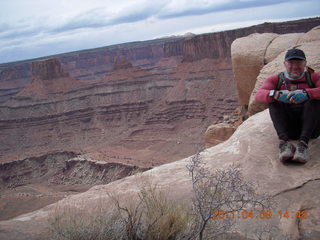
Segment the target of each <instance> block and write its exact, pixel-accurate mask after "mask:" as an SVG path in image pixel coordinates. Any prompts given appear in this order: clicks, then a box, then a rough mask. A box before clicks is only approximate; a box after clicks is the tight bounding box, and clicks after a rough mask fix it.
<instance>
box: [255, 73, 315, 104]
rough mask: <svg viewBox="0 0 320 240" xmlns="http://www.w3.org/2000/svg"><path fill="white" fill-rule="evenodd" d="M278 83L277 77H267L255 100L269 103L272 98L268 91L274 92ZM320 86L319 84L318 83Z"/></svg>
mask: <svg viewBox="0 0 320 240" xmlns="http://www.w3.org/2000/svg"><path fill="white" fill-rule="evenodd" d="M277 83H278V75H273V76H271V77H268V78H267V79H266V80H265V81H264V82H263V84H262V86H261V87H260V89H259V90H258V91H257V93H256V95H255V100H256V101H257V102H262V103H270V102H272V101H273V97H272V96H270V91H271V90H275V89H276V86H277ZM319 84H320V82H319Z"/></svg>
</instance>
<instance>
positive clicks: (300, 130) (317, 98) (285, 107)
mask: <svg viewBox="0 0 320 240" xmlns="http://www.w3.org/2000/svg"><path fill="white" fill-rule="evenodd" d="M306 63H307V62H306V57H305V54H304V52H303V51H302V50H300V49H297V48H293V49H290V50H288V51H287V53H286V55H285V61H284V66H285V68H286V72H285V73H281V74H279V75H273V76H271V77H269V78H267V79H266V80H265V81H264V83H263V85H262V86H261V88H260V89H259V90H258V92H257V93H256V96H255V99H256V101H257V102H263V103H268V104H269V112H270V116H271V119H272V122H273V125H274V127H275V129H276V132H277V135H278V137H279V140H280V143H279V149H280V153H279V159H280V161H281V162H285V161H287V160H292V161H294V162H299V163H306V162H307V160H308V154H307V150H308V142H309V139H311V138H317V137H319V135H320V73H309V72H305V68H306ZM279 81H280V83H278V82H279ZM290 140H299V142H298V144H297V148H295V146H294V145H293V144H292V143H291V142H290Z"/></svg>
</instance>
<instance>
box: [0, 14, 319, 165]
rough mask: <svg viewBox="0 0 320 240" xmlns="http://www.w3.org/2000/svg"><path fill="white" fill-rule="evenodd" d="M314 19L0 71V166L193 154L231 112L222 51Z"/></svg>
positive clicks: (228, 70)
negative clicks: (45, 158) (53, 158)
mask: <svg viewBox="0 0 320 240" xmlns="http://www.w3.org/2000/svg"><path fill="white" fill-rule="evenodd" d="M316 25H319V18H313V19H306V20H299V21H292V22H285V23H265V24H261V25H257V26H252V27H249V28H243V29H238V30H232V31H225V32H219V33H210V34H202V35H197V36H186V37H175V38H166V39H157V40H151V41H145V42H134V43H127V44H121V45H115V46H109V47H104V48H98V49H91V50H85V51H80V52H73V53H66V54H61V55H56V56H53V57H50V58H48V59H37V60H30V61H23V62H17V63H8V64H1V65H0V89H1V90H0V142H1V144H0V161H1V162H6V161H12V160H16V159H21V158H26V157H32V156H37V155H41V154H46V153H48V152H52V151H74V152H80V153H87V154H91V155H92V156H93V157H95V158H97V159H102V160H105V161H118V162H122V163H125V164H133V165H139V166H146V167H152V166H155V165H159V164H163V163H166V162H170V161H173V160H177V159H180V158H182V157H186V156H189V155H191V154H193V153H194V151H195V150H196V148H197V146H198V145H203V134H204V132H205V130H206V128H207V127H208V126H209V125H210V124H211V123H212V122H217V121H221V120H222V119H223V118H224V116H225V115H230V114H233V112H234V111H235V109H236V108H237V107H238V106H239V103H238V97H237V93H236V90H235V84H234V82H233V73H232V66H231V57H230V55H231V54H230V46H231V43H232V42H233V40H235V39H236V38H239V37H243V36H246V35H248V34H251V33H254V32H275V33H288V32H306V31H308V30H309V29H311V28H312V27H314V26H316Z"/></svg>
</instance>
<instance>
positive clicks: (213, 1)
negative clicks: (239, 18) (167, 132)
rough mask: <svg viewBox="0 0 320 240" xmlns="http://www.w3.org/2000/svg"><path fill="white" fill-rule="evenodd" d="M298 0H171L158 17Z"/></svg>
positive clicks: (181, 15) (171, 16) (202, 13)
mask: <svg viewBox="0 0 320 240" xmlns="http://www.w3.org/2000/svg"><path fill="white" fill-rule="evenodd" d="M297 1H298V0H269V1H264V0H207V1H206V0H201V1H196V0H192V1H189V0H178V1H172V2H171V3H170V4H169V5H168V6H167V7H166V8H164V9H162V12H161V13H160V14H159V15H158V17H159V18H175V17H185V16H195V15H204V14H207V13H213V12H221V11H229V10H235V9H243V8H254V7H261V6H270V5H275V4H280V3H284V2H297Z"/></svg>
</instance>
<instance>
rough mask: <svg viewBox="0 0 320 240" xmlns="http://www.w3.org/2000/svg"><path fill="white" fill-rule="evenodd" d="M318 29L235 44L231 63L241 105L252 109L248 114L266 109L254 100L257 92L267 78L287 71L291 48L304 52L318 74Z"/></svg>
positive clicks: (256, 37) (253, 37)
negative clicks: (287, 52)
mask: <svg viewBox="0 0 320 240" xmlns="http://www.w3.org/2000/svg"><path fill="white" fill-rule="evenodd" d="M319 29H320V27H319V26H318V27H315V28H313V29H311V30H310V31H309V32H307V33H294V34H293V33H292V34H284V35H278V34H270V33H265V34H251V35H249V36H247V37H243V38H239V39H237V40H235V41H234V42H233V43H232V47H231V52H232V64H233V69H234V78H235V82H236V85H237V92H238V96H239V102H240V104H241V105H242V106H249V109H248V114H249V115H253V114H255V113H257V112H259V111H262V110H264V109H265V108H266V107H267V106H266V105H265V104H261V103H257V102H256V101H255V100H254V96H255V93H256V92H257V90H258V89H259V88H260V86H261V85H262V83H263V81H264V80H265V79H266V78H267V77H268V76H271V75H273V74H277V73H279V72H283V71H285V68H284V66H283V61H284V55H285V53H286V51H287V50H288V49H289V48H292V47H299V48H301V49H303V50H304V51H305V53H306V55H307V60H308V61H307V62H308V63H307V64H308V66H309V67H311V68H313V69H314V70H316V71H319V69H320V68H319V65H320V64H319V60H318V58H317V56H318V55H319V51H318V50H317V49H318V48H319ZM249 46H250V47H249Z"/></svg>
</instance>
